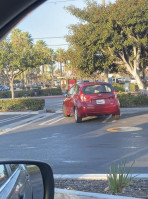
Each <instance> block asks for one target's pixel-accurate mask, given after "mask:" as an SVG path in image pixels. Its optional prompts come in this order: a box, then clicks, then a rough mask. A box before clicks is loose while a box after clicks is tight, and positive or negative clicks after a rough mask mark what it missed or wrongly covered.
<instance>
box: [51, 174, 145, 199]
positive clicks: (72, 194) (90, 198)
mask: <svg viewBox="0 0 148 199" xmlns="http://www.w3.org/2000/svg"><path fill="white" fill-rule="evenodd" d="M132 176H133V177H135V178H148V174H132ZM54 178H55V179H79V180H80V179H83V180H106V179H107V174H64V175H62V174H55V175H54ZM55 198H56V199H140V198H135V197H127V196H115V195H109V194H102V193H92V192H83V191H75V190H67V189H57V188H56V189H55Z"/></svg>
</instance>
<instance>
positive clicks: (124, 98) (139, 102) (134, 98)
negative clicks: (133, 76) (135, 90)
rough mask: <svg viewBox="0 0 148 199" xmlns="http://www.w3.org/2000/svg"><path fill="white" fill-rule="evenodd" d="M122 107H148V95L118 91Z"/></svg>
mask: <svg viewBox="0 0 148 199" xmlns="http://www.w3.org/2000/svg"><path fill="white" fill-rule="evenodd" d="M118 99H119V102H120V106H121V107H146V106H148V96H147V95H140V94H139V95H131V94H130V93H127V94H126V93H121V92H119V93H118Z"/></svg>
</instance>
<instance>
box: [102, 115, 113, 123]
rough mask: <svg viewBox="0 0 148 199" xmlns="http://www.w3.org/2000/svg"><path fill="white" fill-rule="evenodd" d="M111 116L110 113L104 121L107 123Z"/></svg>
mask: <svg viewBox="0 0 148 199" xmlns="http://www.w3.org/2000/svg"><path fill="white" fill-rule="evenodd" d="M111 117H112V115H109V116H108V117H107V118H106V119H105V120H104V121H103V122H102V123H106V122H107V121H108V120H109V119H110V118H111Z"/></svg>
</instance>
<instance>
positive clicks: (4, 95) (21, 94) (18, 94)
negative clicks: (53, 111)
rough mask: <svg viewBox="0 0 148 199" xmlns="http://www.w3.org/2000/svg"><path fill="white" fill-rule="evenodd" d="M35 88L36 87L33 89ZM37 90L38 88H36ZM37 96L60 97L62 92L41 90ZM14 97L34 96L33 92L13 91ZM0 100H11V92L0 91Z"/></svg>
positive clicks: (54, 89) (52, 89)
mask: <svg viewBox="0 0 148 199" xmlns="http://www.w3.org/2000/svg"><path fill="white" fill-rule="evenodd" d="M35 88H37V87H35ZM38 89H39V88H38ZM37 93H38V96H50V95H61V94H62V91H61V88H60V87H58V88H51V89H43V90H40V89H39V90H38V91H37ZM14 94H15V97H16V98H18V97H33V96H36V95H35V91H34V90H28V91H26V90H21V91H14ZM0 98H11V92H10V91H0Z"/></svg>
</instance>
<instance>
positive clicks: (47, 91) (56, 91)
mask: <svg viewBox="0 0 148 199" xmlns="http://www.w3.org/2000/svg"><path fill="white" fill-rule="evenodd" d="M61 94H62V90H61V88H60V87H58V88H48V89H42V90H39V95H40V96H50V95H61Z"/></svg>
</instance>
